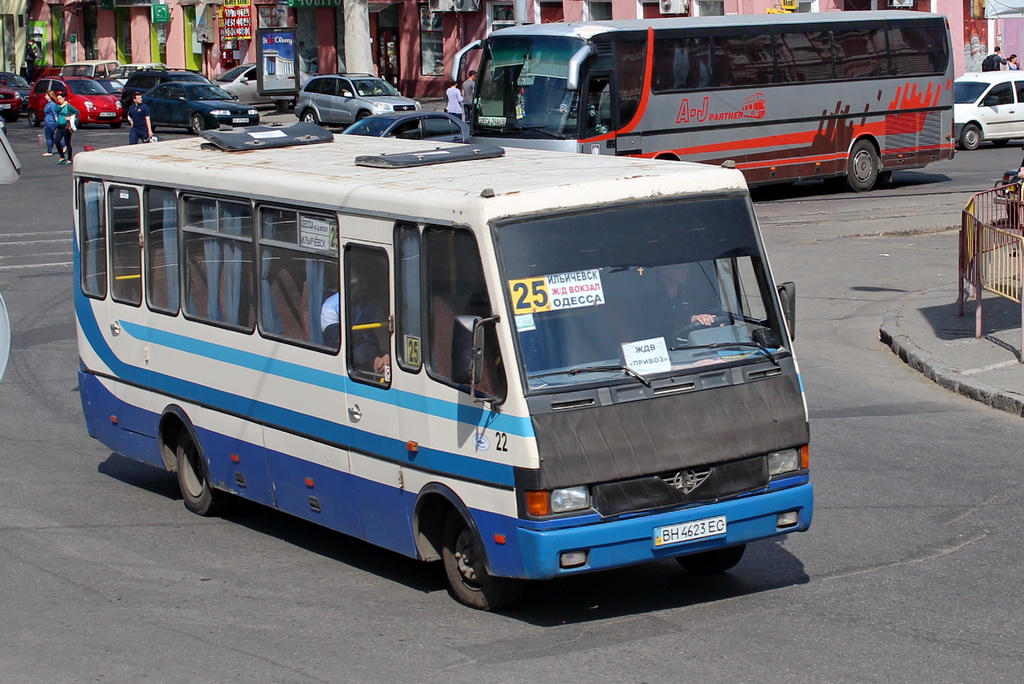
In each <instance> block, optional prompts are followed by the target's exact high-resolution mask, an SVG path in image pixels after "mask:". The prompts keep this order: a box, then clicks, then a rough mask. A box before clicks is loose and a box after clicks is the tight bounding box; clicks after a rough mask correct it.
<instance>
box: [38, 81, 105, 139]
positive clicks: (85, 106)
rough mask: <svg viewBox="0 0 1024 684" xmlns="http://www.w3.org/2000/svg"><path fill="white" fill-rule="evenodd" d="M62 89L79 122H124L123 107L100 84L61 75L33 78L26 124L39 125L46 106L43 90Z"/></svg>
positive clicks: (55, 90)
mask: <svg viewBox="0 0 1024 684" xmlns="http://www.w3.org/2000/svg"><path fill="white" fill-rule="evenodd" d="M47 90H52V91H54V92H62V93H64V94H65V95H66V96H67V98H68V102H70V103H71V106H72V107H74V108H75V109H77V110H78V112H79V115H80V116H79V122H80V123H82V124H109V125H110V127H111V128H120V127H121V124H122V123H123V122H124V109H123V108H122V106H121V101H120V100H118V99H117V97H116V96H114V95H111V94H110V93H108V92H107V91H106V90H105V89H104V88H103V86H101V85H100V84H99V83H97V82H96V81H94V80H93V79H91V78H86V77H85V76H63V77H60V78H37V79H36V82H35V84H34V85H33V86H32V94H31V95H29V98H28V123H29V125H30V126H39V125H40V124H42V123H43V118H44V116H45V114H44V113H43V108H44V107H46V91H47Z"/></svg>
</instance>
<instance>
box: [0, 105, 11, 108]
mask: <svg viewBox="0 0 1024 684" xmlns="http://www.w3.org/2000/svg"><path fill="white" fill-rule="evenodd" d="M10 108H11V105H9V104H0V109H10Z"/></svg>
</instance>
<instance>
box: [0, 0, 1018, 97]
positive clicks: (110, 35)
mask: <svg viewBox="0 0 1024 684" xmlns="http://www.w3.org/2000/svg"><path fill="white" fill-rule="evenodd" d="M349 2H350V3H351V2H360V3H366V6H367V9H368V11H369V29H370V32H369V35H370V42H371V50H372V55H373V61H374V68H375V70H376V72H377V74H378V75H380V76H381V77H383V78H385V79H387V80H389V81H391V82H392V83H394V84H395V85H396V86H397V87H398V88H399V89H400V90H401V91H402V93H403V94H405V95H408V96H411V97H437V96H440V95H441V94H442V93H443V92H444V90H445V89H446V88H447V87H448V85H450V78H451V75H450V73H449V71H450V67H451V63H452V57H453V56H454V54H455V53H456V52H457V51H458V50H459V49H460V48H461V47H462V46H464V45H466V44H467V43H469V42H471V41H473V40H476V39H478V38H483V37H485V36H487V35H488V34H490V33H491V32H492V31H495V30H497V29H500V28H502V27H505V26H509V25H512V24H514V23H515V18H514V8H513V2H512V0H393V1H388V0H385V1H382V2H367V0H349ZM525 7H526V20H527V21H530V22H533V23H543V22H557V21H580V20H599V19H638V18H657V17H661V16H666V15H667V16H707V15H721V14H763V13H765V12H768V11H770V10H778V9H780V5H779V2H778V1H777V0H553V1H548V0H525ZM432 8H433V9H432ZM979 8H980V12H979ZM870 9H904V10H912V11H920V12H938V13H941V14H945V15H946V16H947V17H948V18H949V25H950V32H951V34H952V37H953V43H954V53H955V56H956V67H957V73H958V74H959V73H964V72H967V71H979V70H980V68H981V60H982V59H983V58H984V56H985V55H986V54H987V53H988V52H989V51H990V50H991V48H992V47H993V46H995V45H996V44H1001V45H1002V47H1003V53H1004V54H1007V55H1009V54H1012V53H1015V52H1016V53H1021V54H1024V19H1017V18H1006V19H993V20H986V19H976V18H973V17H974V16H979V15H983V13H984V3H983V0H797V5H796V11H800V12H832V11H858V10H870ZM438 10H440V11H438ZM281 26H295V27H297V29H298V38H299V51H298V52H299V66H300V69H301V70H302V71H304V72H305V73H334V72H343V71H345V70H346V69H345V7H344V2H343V0H62V1H61V2H52V1H48V0H0V28H2V31H0V56H2V59H3V61H4V64H3V69H4V70H11V69H18V70H20V69H21V68H22V67H23V65H24V57H25V45H26V41H27V40H28V39H30V38H33V39H38V40H39V42H40V44H41V46H42V53H43V57H42V60H41V61H40V62H39V65H40V66H59V65H61V64H64V63H66V62H70V61H79V60H84V59H116V60H118V61H120V62H124V63H132V62H164V63H166V64H167V65H169V66H172V67H180V68H187V69H194V70H197V71H201V72H203V73H204V74H206V75H208V76H211V77H213V76H216V75H218V74H220V73H221V72H223V71H225V70H227V69H229V68H231V67H232V66H235V65H237V64H241V63H245V62H254V61H255V59H256V49H255V40H254V39H255V37H256V29H257V28H274V27H281ZM958 45H962V50H960V49H958V47H957V46H958ZM471 59H476V57H472V58H471ZM469 66H470V67H471V66H472V62H471V63H470V64H469Z"/></svg>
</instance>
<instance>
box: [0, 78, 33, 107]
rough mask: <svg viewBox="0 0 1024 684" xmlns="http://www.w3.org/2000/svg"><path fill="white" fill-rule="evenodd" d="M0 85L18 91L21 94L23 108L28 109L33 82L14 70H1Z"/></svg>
mask: <svg viewBox="0 0 1024 684" xmlns="http://www.w3.org/2000/svg"><path fill="white" fill-rule="evenodd" d="M0 85H5V86H7V87H8V88H12V89H14V90H15V91H17V93H18V95H20V96H21V108H22V109H28V96H29V93H31V92H32V84H31V83H29V82H28V81H26V80H25V79H24V78H22V77H21V76H19V75H18V74H16V73H14V72H13V71H0Z"/></svg>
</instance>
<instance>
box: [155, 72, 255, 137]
mask: <svg viewBox="0 0 1024 684" xmlns="http://www.w3.org/2000/svg"><path fill="white" fill-rule="evenodd" d="M142 101H143V103H145V104H147V105H149V111H150V114H151V117H152V122H153V126H154V128H155V127H157V126H174V127H179V128H187V129H189V130H190V131H192V132H193V133H199V132H200V131H204V130H206V129H209V128H220V127H221V126H222V125H227V126H255V125H256V124H258V123H259V122H260V115H259V112H257V111H256V110H255V109H253V108H252V107H249V106H245V105H240V104H238V103H237V102H236V101H235V98H234V97H233V96H231V95H230V94H228V93H227V92H226V91H224V90H223V89H222V88H219V87H217V86H215V85H211V84H209V83H187V82H177V83H174V82H172V83H162V84H160V85H158V86H157V87H155V88H153V89H152V90H150V91H149V92H148V93H146V94H144V95H143V97H142Z"/></svg>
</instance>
